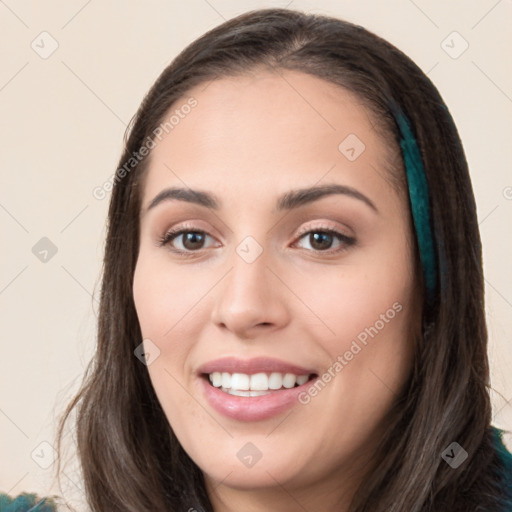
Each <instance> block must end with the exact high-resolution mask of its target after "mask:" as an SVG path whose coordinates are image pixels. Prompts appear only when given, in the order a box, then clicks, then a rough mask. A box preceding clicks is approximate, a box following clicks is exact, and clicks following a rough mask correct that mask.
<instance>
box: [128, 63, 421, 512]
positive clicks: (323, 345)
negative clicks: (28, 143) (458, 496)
mask: <svg viewBox="0 0 512 512" xmlns="http://www.w3.org/2000/svg"><path fill="white" fill-rule="evenodd" d="M190 96H193V97H194V98H196V99H197V101H198V105H197V106H196V107H195V108H194V109H193V110H192V111H191V112H190V113H189V114H188V115H187V116H186V117H184V118H183V119H181V120H180V123H179V124H178V125H176V126H175V127H174V129H173V130H172V131H170V132H169V133H168V134H167V135H165V136H164V137H163V139H162V140H161V142H159V143H158V145H157V146H156V147H155V148H154V149H153V151H152V155H151V160H150V165H149V168H148V174H147V176H146V179H145V183H144V188H143V193H142V194H143V195H142V209H141V224H140V250H139V256H138V261H137V266H136V270H135V276H134V283H133V291H134V301H135V306H136V310H137V315H138V318H139V322H140V326H141V330H142V334H143V337H144V338H145V339H149V340H151V343H152V344H154V345H156V346H157V347H158V348H159V350H160V355H159V356H158V357H157V358H156V359H155V360H154V362H153V363H151V364H150V365H148V368H147V369H148V371H149V375H150V378H151V382H152V384H153V386H154V389H155V392H156V394H157V396H158V399H159V401H160V403H161V404H162V407H163V410H164V412H165V414H166V417H167V419H168V421H169V424H170V425H171V427H172V429H173V430H174V432H175V434H176V436H177V437H178V439H179V441H180V443H181V444H182V446H183V447H184V449H185V450H186V451H187V453H188V454H189V455H190V457H191V458H192V459H193V460H194V462H195V463H196V464H197V465H198V466H199V467H200V468H201V470H202V471H203V473H204V475H205V481H206V485H207V490H208V493H209V496H210V500H211V502H212V504H213V506H214V508H215V511H216V512H228V511H239V510H244V511H249V512H251V511H262V510H273V511H277V512H285V511H286V512H288V511H296V510H299V509H301V507H303V508H304V509H305V510H324V511H334V510H336V511H337V512H339V511H346V510H348V507H349V503H350V500H351V498H352V496H353V494H354V491H355V490H356V488H357V485H359V483H360V482H361V481H362V480H363V479H364V478H365V477H366V476H367V474H368V471H369V469H370V468H371V467H372V457H373V456H374V454H375V446H376V442H377V441H378V440H379V439H380V438H381V437H382V432H383V429H384V426H385V425H384V420H385V417H386V413H387V412H388V411H389V409H390V407H391V405H392V403H393V401H394V400H395V399H396V397H397V395H398V393H399V392H400V391H401V390H402V388H403V386H404V384H405V382H406V380H407V378H408V376H409V374H410V371H411V368H412V360H413V348H412V346H413V343H412V339H411V334H410V332H411V325H412V319H413V317H415V315H413V303H414V300H413V299H414V296H413V290H414V289H415V274H414V270H413V269H414V264H413V262H414V258H413V251H412V249H411V247H412V238H411V237H412V228H411V220H410V215H409V213H408V205H407V201H406V197H405V195H404V194H403V193H400V192H399V191H397V190H396V188H394V187H393V186H392V185H391V183H390V180H389V176H388V174H387V171H386V169H385V162H386V158H387V156H389V155H388V151H389V148H388V146H387V142H386V141H385V140H384V139H383V137H382V134H381V133H379V132H378V131H377V130H376V128H374V123H372V122H371V119H370V115H369V113H368V111H367V110H366V109H365V108H364V107H363V106H362V105H361V102H360V101H359V100H358V99H357V97H355V96H354V95H353V94H352V93H350V92H348V91H346V90H344V89H341V88H339V87H337V86H335V85H333V84H330V83H328V82H325V81H323V80H321V79H318V78H316V77H312V76H310V75H306V74H303V73H300V72H292V71H284V72H282V76H280V75H279V74H275V73H270V72H266V71H261V72H257V73H252V74H248V75H244V76H241V77H234V78H223V79H219V80H217V81H214V82H211V83H209V84H208V86H207V87H206V86H205V84H203V85H201V86H197V87H196V88H194V89H192V90H190V91H189V93H188V94H187V95H186V96H185V97H184V99H183V100H180V101H178V102H176V104H175V105H174V106H173V109H172V110H174V109H175V108H179V105H181V104H184V103H185V102H186V99H187V98H188V97H190ZM349 134H356V135H357V137H358V138H359V139H360V140H361V141H363V143H364V144H365V150H364V151H363V152H362V153H361V154H360V156H359V157H358V158H356V159H355V160H354V161H349V160H348V159H347V158H346V156H345V155H344V154H342V152H340V151H339V149H338V146H339V144H340V142H341V141H343V140H344V139H345V138H346V137H347V136H348V135H349ZM331 183H335V184H340V185H345V186H349V187H353V188H354V189H356V190H357V191H359V192H360V193H362V194H364V195H365V196H366V197H368V198H369V199H370V200H371V201H372V202H373V203H374V205H375V207H376V209H377V210H378V211H377V212H376V211H374V210H373V209H372V208H371V207H369V206H368V205H367V204H366V203H365V202H363V201H361V200H359V199H356V198H354V197H350V196H348V195H341V194H336V195H329V196H325V197H322V198H321V199H319V200H316V201H314V202H311V203H309V204H306V205H303V206H301V207H299V208H297V209H294V210H290V211H283V212H279V213H276V212H275V211H273V210H274V207H275V203H276V200H277V198H278V196H280V195H282V194H284V193H285V192H288V191H289V190H291V189H296V188H303V187H310V186H314V185H325V184H331ZM171 186H183V187H191V188H193V189H201V190H204V191H209V192H211V193H214V194H215V195H216V196H217V197H218V198H219V200H220V201H221V202H222V206H221V209H220V210H218V211H214V210H212V209H209V208H206V207H204V206H199V205H195V204H192V203H187V202H183V201H177V200H172V201H164V202H162V203H160V204H159V205H157V206H155V207H154V208H152V209H150V210H147V206H148V205H149V203H150V202H151V201H152V199H153V198H154V197H155V196H156V195H157V194H158V193H159V192H161V191H162V190H163V189H165V188H168V187H171ZM184 223H187V228H190V225H192V229H190V230H191V231H194V230H197V229H200V230H203V231H206V232H207V236H206V237H204V239H201V238H200V239H199V242H197V241H196V243H195V245H194V244H191V243H187V239H186V238H185V237H184V236H183V235H181V236H178V237H177V238H175V239H174V241H173V242H171V243H170V245H167V246H159V245H158V241H159V238H160V237H163V236H164V235H165V234H166V233H167V232H168V231H169V230H170V229H171V228H178V227H182V226H183V225H184ZM326 227H328V228H331V229H335V230H336V231H338V232H340V233H342V234H344V235H346V236H351V237H354V238H355V239H356V243H355V244H354V245H351V246H347V245H344V242H343V241H341V240H339V239H338V238H336V237H332V238H327V241H326V242H325V243H326V246H322V245H321V244H318V243H317V244H316V245H315V241H314V239H312V236H311V234H306V235H300V233H299V230H300V229H304V230H310V229H311V230H314V232H317V231H318V230H319V228H326ZM315 228H317V229H316V230H315ZM320 233H323V231H322V230H321V229H320ZM247 236H252V237H253V238H254V239H255V240H256V241H257V242H258V244H259V245H260V246H261V248H262V250H263V252H262V253H261V255H260V256H259V257H258V258H257V259H256V260H255V261H254V262H252V263H250V264H249V263H247V262H246V261H245V260H244V259H243V258H241V257H240V256H239V255H238V253H237V252H236V248H237V246H238V245H239V244H240V243H241V242H242V241H243V240H244V239H245V238H246V237H247ZM201 240H204V241H203V242H202V244H201ZM173 246H174V248H176V249H182V250H185V251H186V250H187V249H188V250H189V253H190V252H194V251H195V253H194V255H193V257H190V258H186V257H180V256H179V255H177V254H176V253H173V252H172V251H171V248H172V247H173ZM322 247H325V248H324V250H322ZM340 247H343V248H344V250H342V251H341V252H337V253H336V252H333V253H331V254H328V252H329V251H336V249H338V248H340ZM397 302H398V303H399V304H400V305H401V306H402V309H401V311H400V312H399V313H397V314H396V315H395V316H394V318H393V319H392V320H390V321H389V322H387V323H386V324H385V327H384V328H383V329H381V330H379V332H378V334H377V335H376V336H375V337H374V338H369V341H368V343H367V345H366V346H363V348H362V350H361V351H360V352H358V353H357V355H355V356H354V357H353V359H352V360H351V361H349V362H348V364H347V365H346V366H344V367H343V369H342V371H340V372H337V373H336V374H335V377H334V378H332V379H331V381H330V382H329V383H328V384H327V385H326V386H325V387H324V388H323V389H322V391H321V392H319V393H318V394H317V396H315V397H313V398H311V400H310V402H309V403H308V404H306V405H301V404H300V403H297V404H296V405H294V406H293V408H292V409H290V410H288V411H286V412H285V413H283V414H280V415H278V416H276V417H273V418H271V419H268V420H264V421H257V422H242V421H236V420H233V419H230V418H227V417H225V416H223V415H221V414H219V413H217V412H216V411H215V410H213V409H212V408H211V407H210V405H209V404H208V402H207V401H206V399H205V397H204V395H203V393H202V391H201V386H200V385H199V384H200V381H199V380H198V378H197V376H196V372H197V369H198V367H199V366H200V365H202V364H204V363H205V362H207V361H211V360H213V359H217V358H219V357H223V356H238V357H242V358H252V357H257V356H268V357H274V358H278V359H282V360H285V361H288V362H290V363H293V364H296V365H299V366H303V367H306V368H315V369H318V374H319V375H322V374H323V372H325V371H327V370H328V369H329V368H332V366H333V362H334V361H336V358H337V357H338V356H340V355H341V356H343V354H344V353H345V352H346V351H347V350H348V349H349V348H350V346H351V343H352V342H353V340H354V339H356V337H357V335H358V334H359V333H361V332H362V331H364V329H365V328H368V327H370V326H374V325H375V323H376V321H377V320H379V318H381V316H380V315H382V314H385V313H386V311H387V310H389V309H390V308H392V305H393V304H394V303H397ZM145 345H146V346H147V347H149V348H150V347H151V345H148V342H147V341H145ZM154 345H152V346H154ZM247 442H251V443H253V444H254V445H255V446H256V447H257V448H258V449H259V450H260V451H261V453H262V457H261V459H260V460H259V461H258V462H257V463H256V464H255V465H254V466H252V467H250V468H248V467H246V466H245V465H244V464H242V463H241V462H240V460H239V459H238V457H237V452H238V451H239V450H240V449H241V448H242V447H243V446H244V445H245V444H246V443H247ZM367 463H368V465H366V466H365V464H367Z"/></svg>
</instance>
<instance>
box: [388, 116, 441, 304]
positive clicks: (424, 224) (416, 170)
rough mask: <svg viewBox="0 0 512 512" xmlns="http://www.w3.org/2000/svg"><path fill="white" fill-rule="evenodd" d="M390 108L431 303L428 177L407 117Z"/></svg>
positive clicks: (433, 289) (433, 259) (433, 279)
mask: <svg viewBox="0 0 512 512" xmlns="http://www.w3.org/2000/svg"><path fill="white" fill-rule="evenodd" d="M392 110H393V111H394V118H395V120H396V122H397V124H398V128H399V130H400V147H401V148H402V156H403V159H404V166H405V174H406V177H407V185H408V188H409V198H410V200H411V210H412V218H413V221H414V229H415V231H416V239H417V241H418V246H419V251H420V259H421V265H422V268H423V277H424V279H425V286H426V289H427V298H428V301H429V303H432V301H433V299H434V296H435V292H436V276H437V263H436V255H435V252H434V237H433V234H432V228H431V218H430V207H429V192H428V183H427V178H426V176H425V169H424V168H423V162H422V160H421V154H420V150H419V148H418V144H417V143H416V139H415V138H414V134H413V133H412V129H411V125H410V123H409V121H408V119H407V117H406V116H405V115H404V114H403V113H402V112H401V111H400V110H399V109H396V108H394V109H392Z"/></svg>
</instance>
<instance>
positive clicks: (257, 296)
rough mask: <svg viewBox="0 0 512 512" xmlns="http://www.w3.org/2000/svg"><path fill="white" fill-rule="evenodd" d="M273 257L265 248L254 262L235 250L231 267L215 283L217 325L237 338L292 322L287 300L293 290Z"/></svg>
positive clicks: (250, 337)
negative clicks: (273, 262) (288, 285)
mask: <svg viewBox="0 0 512 512" xmlns="http://www.w3.org/2000/svg"><path fill="white" fill-rule="evenodd" d="M270 259H271V258H269V257H267V251H266V250H264V251H263V252H262V253H261V254H260V255H259V256H258V257H257V258H256V259H255V260H254V261H252V262H249V261H250V260H246V259H244V257H242V256H240V255H239V254H238V253H237V252H236V251H234V252H233V258H232V260H231V263H232V265H231V268H230V270H229V271H228V273H227V275H226V276H225V277H224V278H223V279H222V281H221V282H220V283H219V285H218V286H216V287H215V288H216V295H215V303H214V307H213V310H212V321H213V322H214V324H215V325H217V326H218V327H219V328H221V329H226V330H228V331H231V332H232V333H233V335H235V336H236V337H237V338H240V339H253V338H256V337H257V336H260V335H261V334H263V333H265V334H268V333H271V332H272V331H274V330H277V329H281V328H283V327H284V326H285V325H286V324H287V323H288V322H289V319H290V315H289V311H288V306H287V304H289V303H290V301H291V298H292V295H293V294H292V293H291V292H290V291H289V290H288V288H287V287H286V285H285V284H284V283H285V282H286V279H285V276H283V275H279V270H276V267H277V266H276V265H273V264H272V262H271V261H270Z"/></svg>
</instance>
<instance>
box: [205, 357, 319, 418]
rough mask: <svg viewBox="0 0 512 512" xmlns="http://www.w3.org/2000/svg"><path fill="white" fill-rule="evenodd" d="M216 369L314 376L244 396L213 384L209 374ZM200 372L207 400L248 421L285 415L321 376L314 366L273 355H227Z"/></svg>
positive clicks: (218, 409)
mask: <svg viewBox="0 0 512 512" xmlns="http://www.w3.org/2000/svg"><path fill="white" fill-rule="evenodd" d="M213 372H227V373H245V374H247V375H253V374H255V373H260V372H265V373H272V372H279V373H293V374H295V375H314V376H313V378H311V379H309V380H308V381H307V382H305V383H304V384H302V385H300V386H297V387H293V388H289V389H281V390H279V391H272V392H270V393H269V394H267V395H262V396H254V397H244V396H236V395H230V394H228V393H224V391H222V390H221V389H220V388H216V387H214V386H212V385H211V383H210V382H209V380H208V376H207V374H210V373H213ZM197 373H198V377H199V381H200V383H201V390H202V392H203V393H204V396H205V397H206V400H207V402H208V403H209V405H210V406H211V407H212V408H213V409H214V410H215V411H217V412H218V413H220V414H222V415H223V416H227V417H229V418H231V419H234V420H237V421H247V422H249V421H262V420H266V419H269V418H272V417H274V416H277V415H279V414H282V413H283V412H285V411H286V410H288V409H290V408H291V407H293V406H294V405H295V406H297V405H299V404H300V402H299V395H300V393H302V392H304V391H305V390H306V389H307V388H308V387H309V386H311V385H312V384H313V383H314V382H315V381H316V380H317V379H318V373H317V372H316V371H315V370H314V369H307V368H303V367H301V366H298V365H295V364H291V363H287V362H285V361H281V360H279V359H273V358H269V357H256V358H252V359H240V358H236V357H223V358H220V359H216V360H214V361H210V362H208V363H205V364H204V365H202V366H200V367H199V368H198V372H197Z"/></svg>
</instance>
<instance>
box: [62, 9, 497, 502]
mask: <svg viewBox="0 0 512 512" xmlns="http://www.w3.org/2000/svg"><path fill="white" fill-rule="evenodd" d="M260 67H263V68H267V69H272V70H274V71H276V70H277V71H279V70H296V71H300V72H304V73H308V74H311V75H314V76H316V77H319V78H321V79H324V80H327V81H329V82H331V83H334V84H337V85H339V86H341V87H344V88H345V89H348V90H350V91H352V92H353V93H355V94H356V95H357V96H358V97H359V98H360V99H361V101H362V102H363V104H364V105H365V106H366V107H367V108H368V111H369V112H371V113H372V115H373V116H375V118H376V119H377V120H378V121H379V123H380V124H381V125H382V130H381V132H382V136H383V137H385V138H386V139H387V140H388V141H389V143H390V145H391V146H392V147H394V148H395V149H396V152H397V154H399V146H398V141H399V134H398V130H397V127H396V124H395V123H394V121H393V116H392V114H391V112H390V108H389V106H390V104H394V105H396V106H398V108H399V109H400V110H401V111H402V112H403V113H404V114H405V115H406V116H407V118H408V119H409V121H410V123H411V127H412V130H413V132H414V135H415V137H416V140H417V143H418V147H419V149H420V152H421V156H422V159H423V164H424V167H425V173H426V177H427V181H428V187H429V192H430V209H431V215H432V225H433V230H434V238H435V242H436V243H435V251H436V258H437V261H438V262H439V267H440V270H439V272H438V276H437V280H438V283H437V284H438V291H437V295H436V297H435V301H434V305H433V307H429V308H427V307H426V294H425V291H424V287H423V285H422V282H420V285H421V286H422V288H421V290H422V292H421V293H422V298H423V307H422V308H420V310H421V311H420V313H421V324H422V332H421V336H420V337H419V339H417V340H414V343H415V344H416V347H415V348H416V355H415V363H414V368H413V370H412V372H411V378H410V381H409V382H408V386H407V389H406V390H405V392H404V393H403V394H402V396H400V397H399V398H398V399H397V400H396V404H395V406H394V408H393V410H392V411H391V413H392V414H391V417H392V421H391V423H390V426H389V428H388V429H387V432H386V436H385V437H384V438H383V439H382V442H381V445H380V449H379V451H378V454H377V455H378V461H379V463H378V464H377V466H376V469H375V471H374V472H373V473H372V475H370V476H369V477H368V478H367V479H366V480H365V481H364V483H363V484H362V486H361V487H360V488H359V489H358V490H357V492H356V494H355V496H354V500H353V503H352V505H351V509H350V510H351V512H363V511H365V512H369V511H372V512H384V511H387V512H403V511H407V512H420V511H421V512H426V511H436V512H439V511H450V512H457V511H460V512H462V511H464V512H470V511H474V512H477V511H479V510H484V509H485V510H494V509H495V508H496V507H498V506H499V504H500V501H499V500H500V498H499V494H500V492H501V491H500V489H499V488H498V483H497V482H498V474H499V471H500V470H501V463H500V460H499V458H498V457H497V455H496V452H495V449H494V447H493V437H492V430H491V405H490V397H489V392H488V391H489V367H488V358H487V331H486V325H485V314H484V295H483V290H484V286H483V275H482V259H481V258H482V256H481V243H480V235H479V231H478V223H477V216H476V209H475V201H474V196H473V191H472V187H471V182H470V178H469V173H468V166H467V162H466V159H465V156H464V151H463V148H462V144H461V141H460V139H459V136H458V133H457V129H456V127H455V125H454V122H453V119H452V117H451V115H450V113H449V111H448V109H447V107H446V106H445V104H444V102H443V100H442V98H441V96H440V95H439V93H438V91H437V89H436V88H435V87H434V85H433V84H432V82H431V81H430V80H429V79H428V78H427V77H426V76H425V74H424V73H423V72H422V71H421V70H420V69H419V67H418V66H416V65H415V64H414V63H413V62H412V61H411V60H410V59H409V58H408V57H407V56H406V55H404V54H403V53H402V52H401V51H399V50H398V49H397V48H395V47H394V46H393V45H391V44H390V43H388V42H386V41H385V40H383V39H381V38H380V37H378V36H376V35H375V34H373V33H371V32H369V31H368V30H365V29H364V28H362V27H360V26H356V25H354V24H351V23H348V22H345V21H342V20H339V19H335V18H331V17H326V16H322V15H313V14H305V13H302V12H299V11H293V10H288V9H262V10H256V11H252V12H248V13H245V14H242V15H240V16H238V17H236V18H233V19H231V20H229V21H227V22H225V23H223V24H222V25H220V26H218V27H216V28H214V29H213V30H210V31H209V32H208V33H206V34H205V35H203V36H202V37H200V38H199V39H197V40H196V41H194V42H193V43H192V44H190V45H189V46H188V47H187V48H185V49H184V50H183V51H182V52H181V53H180V54H179V55H178V56H177V57H176V58H175V59H174V60H173V62H172V63H171V64H170V65H169V66H168V67H167V68H166V69H165V70H164V71H163V72H162V74H161V75H160V77H159V78H158V79H157V81H156V82H155V84H154V85H153V87H152V88H151V89H150V91H149V92H148V94H147V95H146V97H145V98H144V100H143V102H142V104H141V106H140V108H139V110H138V112H137V113H136V115H135V117H134V119H133V120H132V123H131V125H130V128H129V130H128V131H127V134H126V136H125V148H124V151H123V154H122V156H121V158H120V162H119V168H118V169H121V168H123V166H124V169H125V171H124V172H119V170H118V172H117V174H116V179H115V180H114V187H113V190H112V196H111V200H110V208H109V212H108V234H107V240H106V248H105V258H104V267H103V280H102V288H101V301H100V309H99V319H98V339H97V349H96V353H95V356H94V358H93V360H92V361H91V362H90V364H89V366H88V368H87V370H86V374H85V376H84V380H83V383H82V387H81V389H80V390H79V392H78V394H77V395H76V396H75V397H74V399H73V400H72V402H71V403H70V404H69V406H68V407H67V409H66V411H65V413H64V415H63V416H62V419H61V423H60V425H59V431H58V448H59V451H60V450H61V440H62V439H61V438H62V434H63V429H64V425H65V423H66V421H67V420H68V417H69V416H70V413H71V412H72V411H73V410H76V412H77V416H76V421H77V423H76V442H77V451H78V456H79V460H80V464H81V469H82V472H83V481H84V487H85V491H86V496H87V501H88V504H89V506H90V507H91V509H92V510H93V511H95V512H96V511H98V512H99V511H101V512H105V511H108V512H127V511H133V512H143V511H151V512H155V511H162V512H164V511H165V512H169V511H187V510H189V509H191V508H193V509H195V510H197V511H209V512H211V511H213V508H212V505H211V503H210V502H209V499H208V496H207V493H206V490H205V486H204V480H203V475H202V472H201V470H200V469H199V468H198V467H197V465H196V464H195V463H194V462H193V461H192V460H191V459H190V457H189V456H188V455H187V454H186V453H185V451H184V450H183V448H182V447H181V445H180V443H179V441H178V440H177V438H176V436H175V435H174V433H173V431H172V429H171V427H170V426H169V424H168V422H167V420H166V417H165V415H164V412H163V410H162V408H161V406H160V404H159V402H158V400H157V397H156V395H155V392H154V390H153V387H152V385H151V382H150V379H149V376H148V372H147V369H146V367H145V366H144V365H142V364H141V363H140V361H139V360H138V359H137V358H136V357H135V356H134V350H135V348H136V347H137V346H138V345H139V344H140V343H141V341H142V336H141V330H140V326H139V324H138V320H137V315H136V311H135V307H134V301H133V294H132V281H133V275H134V270H135V265H136V261H137V254H138V245H139V210H140V205H141V197H140V195H141V185H142V182H143V177H144V171H145V170H147V167H148V165H147V162H148V158H147V157H146V158H142V159H140V161H138V160H137V161H136V162H135V161H132V164H133V165H131V167H130V168H129V169H128V170H127V168H126V163H127V162H128V161H131V160H130V159H133V158H134V155H138V154H139V153H138V152H139V150H140V148H141V147H142V146H143V145H144V144H145V143H146V141H148V140H149V139H148V137H149V138H152V137H154V134H155V130H156V129H157V128H158V126H159V124H160V123H161V122H162V120H163V119H164V118H165V116H166V114H167V115H168V112H169V110H170V108H171V106H173V105H174V104H175V103H176V101H177V100H179V99H182V98H184V97H186V93H187V91H189V90H190V89H191V88H192V87H194V86H196V85H199V84H203V83H204V84H205V85H206V83H207V82H208V81H211V80H215V79H218V78H223V77H227V76H235V75H239V74H244V73H247V72H250V71H252V70H254V69H257V68H260ZM149 154H150V153H149ZM395 172H396V173H398V172H400V173H401V174H400V175H401V176H402V178H403V168H402V167H396V169H395ZM399 181H401V182H402V183H403V179H401V180H399ZM416 263H418V251H417V247H416ZM411 342H412V341H411ZM454 441H456V442H457V443H458V444H459V445H461V446H462V447H463V448H464V450H466V452H467V453H468V454H469V458H468V460H467V461H466V462H465V463H464V464H463V465H462V466H461V467H460V468H458V469H452V467H450V466H449V465H448V464H447V463H446V462H445V461H444V460H443V459H442V458H441V453H442V452H443V450H444V449H445V448H446V447H447V446H449V445H450V444H451V443H452V442H454ZM58 466H59V468H58V471H60V461H59V465H58Z"/></svg>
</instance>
